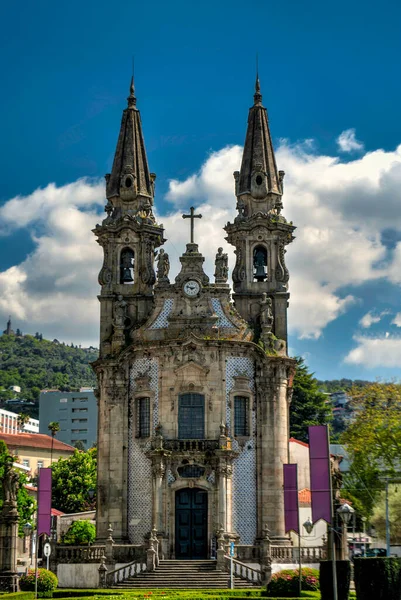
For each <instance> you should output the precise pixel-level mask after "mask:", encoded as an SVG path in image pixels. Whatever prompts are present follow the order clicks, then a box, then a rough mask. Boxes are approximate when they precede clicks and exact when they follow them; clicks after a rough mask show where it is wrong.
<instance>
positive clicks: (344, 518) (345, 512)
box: [337, 503, 355, 554]
mask: <svg viewBox="0 0 401 600" xmlns="http://www.w3.org/2000/svg"><path fill="white" fill-rule="evenodd" d="M337 514H338V515H339V516H340V518H341V522H342V524H343V528H342V539H341V541H342V546H343V549H344V539H343V536H344V529H345V531H347V527H348V525H349V523H350V522H351V519H352V518H353V516H354V514H355V509H353V508H352V506H350V505H349V504H347V503H345V504H342V505H341V506H340V508H337ZM347 554H348V553H347Z"/></svg>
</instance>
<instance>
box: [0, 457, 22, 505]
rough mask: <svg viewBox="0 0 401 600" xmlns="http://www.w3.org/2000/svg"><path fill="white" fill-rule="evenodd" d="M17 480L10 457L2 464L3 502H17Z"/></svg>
mask: <svg viewBox="0 0 401 600" xmlns="http://www.w3.org/2000/svg"><path fill="white" fill-rule="evenodd" d="M18 482H19V476H18V473H17V472H16V471H14V469H13V461H12V458H11V457H10V459H9V460H7V462H6V464H5V465H4V475H3V480H2V486H3V500H4V503H7V504H14V505H16V504H17V491H18Z"/></svg>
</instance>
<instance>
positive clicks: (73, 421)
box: [71, 419, 88, 423]
mask: <svg viewBox="0 0 401 600" xmlns="http://www.w3.org/2000/svg"><path fill="white" fill-rule="evenodd" d="M71 421H72V423H87V422H88V419H71Z"/></svg>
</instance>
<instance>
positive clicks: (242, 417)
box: [234, 396, 249, 435]
mask: <svg viewBox="0 0 401 600" xmlns="http://www.w3.org/2000/svg"><path fill="white" fill-rule="evenodd" d="M248 402H249V400H248V398H245V397H244V396H235V397H234V435H249V426H248Z"/></svg>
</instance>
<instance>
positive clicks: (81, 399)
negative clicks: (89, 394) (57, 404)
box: [72, 398, 88, 402]
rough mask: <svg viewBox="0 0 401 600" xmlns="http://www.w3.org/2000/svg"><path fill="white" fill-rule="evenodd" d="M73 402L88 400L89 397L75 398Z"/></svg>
mask: <svg viewBox="0 0 401 600" xmlns="http://www.w3.org/2000/svg"><path fill="white" fill-rule="evenodd" d="M72 401H73V402H88V398H73V399H72Z"/></svg>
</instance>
